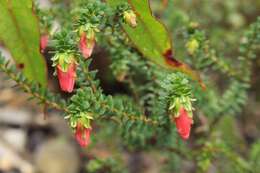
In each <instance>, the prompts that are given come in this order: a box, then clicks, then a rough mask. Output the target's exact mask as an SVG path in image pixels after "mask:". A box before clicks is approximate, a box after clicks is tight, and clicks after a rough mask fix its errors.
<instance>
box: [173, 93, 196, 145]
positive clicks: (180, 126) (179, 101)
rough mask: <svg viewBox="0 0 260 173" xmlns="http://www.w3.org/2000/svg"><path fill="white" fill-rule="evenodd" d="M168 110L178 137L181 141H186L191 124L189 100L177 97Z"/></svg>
mask: <svg viewBox="0 0 260 173" xmlns="http://www.w3.org/2000/svg"><path fill="white" fill-rule="evenodd" d="M169 109H170V111H171V116H172V121H173V122H175V125H176V128H177V131H178V133H179V135H180V136H181V138H182V139H184V140H187V139H188V138H189V136H190V131H191V126H192V124H193V119H192V105H191V99H190V98H189V97H184V96H183V97H177V98H175V99H173V102H172V103H171V106H170V108H169Z"/></svg>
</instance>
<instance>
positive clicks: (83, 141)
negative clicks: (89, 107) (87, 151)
mask: <svg viewBox="0 0 260 173" xmlns="http://www.w3.org/2000/svg"><path fill="white" fill-rule="evenodd" d="M91 130H92V129H91V128H85V127H84V126H83V125H82V124H81V123H78V124H77V127H76V132H75V138H76V140H77V142H78V143H79V145H80V146H81V147H87V146H88V145H89V144H90V133H91Z"/></svg>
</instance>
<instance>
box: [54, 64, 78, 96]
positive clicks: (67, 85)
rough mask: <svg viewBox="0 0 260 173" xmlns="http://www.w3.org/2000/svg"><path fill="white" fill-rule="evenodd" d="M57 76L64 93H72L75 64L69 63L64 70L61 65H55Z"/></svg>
mask: <svg viewBox="0 0 260 173" xmlns="http://www.w3.org/2000/svg"><path fill="white" fill-rule="evenodd" d="M57 74H58V79H59V84H60V88H61V90H62V91H65V92H69V93H70V92H72V91H73V88H74V84H75V79H76V64H75V62H71V63H70V64H68V66H67V68H66V69H65V70H64V68H62V65H61V64H58V65H57Z"/></svg>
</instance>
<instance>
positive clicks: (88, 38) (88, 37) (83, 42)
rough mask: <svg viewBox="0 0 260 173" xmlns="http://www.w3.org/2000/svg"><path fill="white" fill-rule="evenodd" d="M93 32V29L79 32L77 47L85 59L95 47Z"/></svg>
mask: <svg viewBox="0 0 260 173" xmlns="http://www.w3.org/2000/svg"><path fill="white" fill-rule="evenodd" d="M95 42H96V40H95V32H94V30H89V31H88V32H85V31H81V32H80V40H79V49H80V51H81V53H82V55H83V57H84V58H85V59H87V58H89V57H90V56H91V55H92V52H93V49H94V47H95Z"/></svg>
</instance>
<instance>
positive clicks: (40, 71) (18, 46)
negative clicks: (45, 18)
mask: <svg viewBox="0 0 260 173" xmlns="http://www.w3.org/2000/svg"><path fill="white" fill-rule="evenodd" d="M0 13H1V14H0V41H1V42H3V44H4V45H5V46H6V48H7V49H9V51H10V52H11V54H12V57H13V58H14V59H15V61H16V63H17V67H20V69H21V70H22V72H23V73H24V75H25V76H26V77H27V78H28V79H29V80H32V81H36V82H39V83H40V84H41V85H42V86H46V85H47V72H46V63H45V61H44V58H43V57H42V55H41V54H40V48H39V43H40V32H39V26H38V22H37V18H36V16H34V14H33V9H32V0H19V1H16V0H0Z"/></svg>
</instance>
